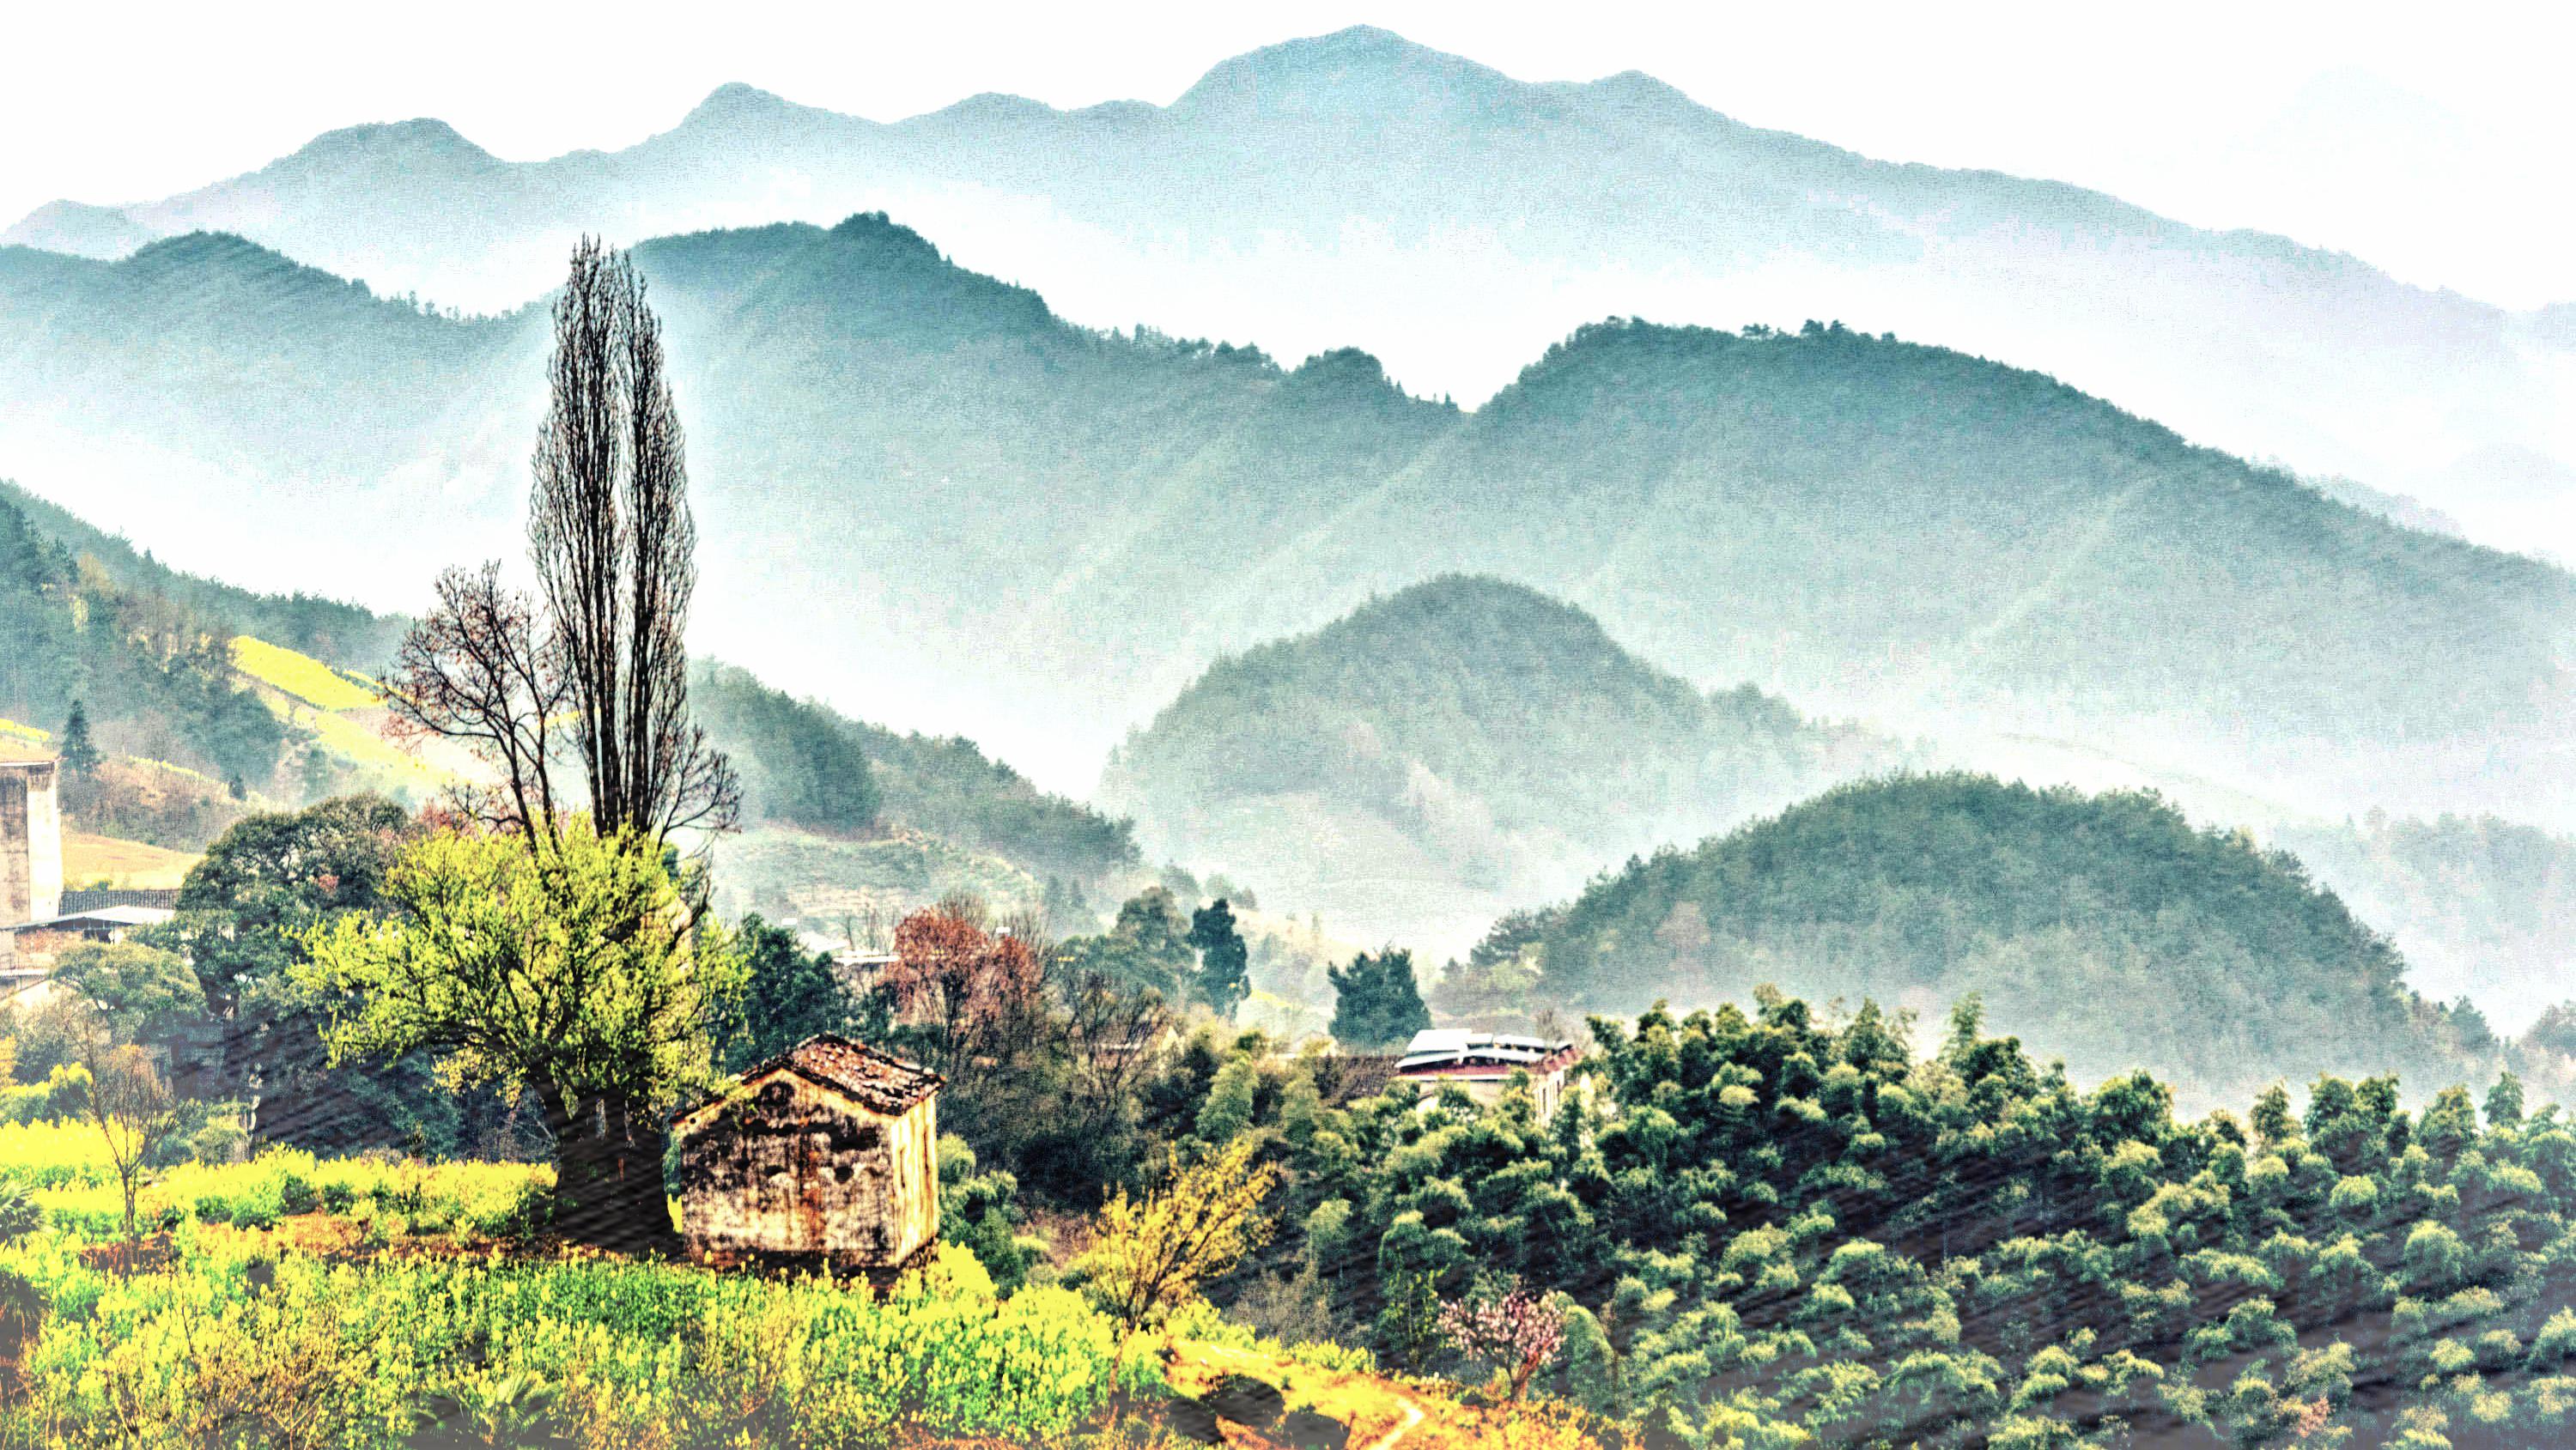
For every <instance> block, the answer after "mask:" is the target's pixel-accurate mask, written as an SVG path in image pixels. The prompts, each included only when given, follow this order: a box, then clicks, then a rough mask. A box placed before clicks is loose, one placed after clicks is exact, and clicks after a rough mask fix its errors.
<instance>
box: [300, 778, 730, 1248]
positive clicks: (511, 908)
mask: <svg viewBox="0 0 2576 1450" xmlns="http://www.w3.org/2000/svg"><path fill="white" fill-rule="evenodd" d="M554 834H555V840H554V845H553V847H552V848H551V849H549V850H546V851H544V852H542V853H538V852H531V851H529V850H528V849H527V848H526V847H525V846H524V845H523V844H521V843H520V842H518V841H516V840H513V839H510V838H508V837H506V836H500V835H486V834H477V833H471V832H464V831H445V832H441V833H439V834H437V835H433V836H430V837H428V838H427V839H425V840H423V841H420V842H418V843H416V844H414V845H413V846H411V847H410V848H409V849H408V850H406V851H405V852H404V854H403V856H402V859H401V860H400V861H399V862H397V863H396V864H395V866H394V868H393V870H392V871H391V872H390V873H389V874H388V876H387V878H386V881H385V894H386V896H387V897H388V898H389V899H390V900H391V901H392V903H393V904H394V908H395V913H394V915H393V917H392V919H391V920H388V921H381V922H380V921H376V920H373V919H370V918H366V917H363V916H358V915H354V914H353V915H344V916H341V917H338V918H336V919H334V920H332V921H330V922H327V923H325V924H323V925H321V926H318V927H315V928H313V929H311V930H309V931H308V932H307V933H306V934H305V936H304V942H305V945H306V947H307V949H308V951H309V952H310V954H311V959H310V961H309V962H308V963H305V964H303V965H301V966H299V967H297V968H296V969H295V970H294V975H295V979H296V980H297V981H298V982H299V983H300V984H301V985H303V986H304V987H305V988H306V989H307V990H310V991H313V992H315V993H318V994H321V995H322V996H323V997H324V998H325V999H326V1000H327V1002H328V1004H329V1011H330V1025H329V1027H328V1029H327V1030H326V1031H325V1033H324V1040H325V1041H326V1042H327V1043H329V1045H330V1049H331V1055H332V1059H333V1061H334V1062H338V1061H342V1060H346V1059H348V1058H353V1057H373V1058H379V1059H382V1058H395V1057H400V1056H402V1055H404V1054H406V1053H411V1052H429V1053H432V1054H434V1055H435V1056H436V1059H437V1062H438V1066H439V1073H440V1076H441V1077H442V1078H443V1079H444V1080H445V1081H446V1082H448V1083H449V1084H451V1085H455V1086H476V1085H484V1084H489V1085H492V1086H496V1087H498V1088H500V1089H501V1090H502V1091H503V1092H504V1093H505V1094H507V1095H509V1096H511V1097H513V1098H515V1097H517V1096H518V1095H519V1094H521V1093H526V1094H529V1095H531V1096H533V1097H534V1098H535V1099H536V1101H537V1104H538V1106H539V1108H540V1109H541V1110H542V1112H543V1115H544V1119H545V1124H546V1127H547V1130H548V1131H549V1132H550V1133H551V1134H552V1136H553V1139H554V1144H555V1175H556V1193H557V1195H558V1206H557V1211H556V1221H557V1222H558V1223H559V1224H562V1225H564V1226H565V1227H566V1228H567V1229H568V1230H569V1231H570V1232H571V1233H573V1234H574V1235H575V1236H576V1237H580V1238H585V1239H590V1240H593V1241H597V1242H603V1243H611V1244H621V1245H658V1244H664V1243H667V1242H668V1241H669V1239H670V1236H671V1226H670V1219H669V1216H668V1214H667V1212H666V1211H665V1208H664V1204H663V1196H662V1174H661V1163H662V1148H663V1143H662V1119H663V1114H664V1112H665V1111H666V1110H667V1109H669V1108H670V1107H672V1106H673V1105H674V1104H676V1103H678V1102H679V1101H681V1100H682V1099H683V1098H684V1097H685V1096H687V1095H688V1094H690V1093H692V1092H695V1091H699V1090H702V1089H704V1088H705V1087H706V1086H707V1085H708V1084H709V1083H710V1082H711V1081H712V1080H713V1076H714V1073H713V1064H712V1049H711V1045H710V1043H709V1040H708V1035H707V1025H706V1024H707V1022H708V1020H709V1018H710V1016H711V1011H710V1004H711V1002H712V1001H713V1000H716V999H719V998H721V997H722V996H724V995H726V994H729V993H731V992H734V991H737V990H739V986H738V980H739V973H740V962H739V959H738V958H736V957H735V956H734V955H733V951H732V948H731V946H730V944H729V943H727V942H725V941H724V940H723V939H722V937H721V935H720V934H718V933H715V932H712V931H701V930H700V929H699V928H698V926H697V924H696V921H695V919H694V917H693V916H692V915H691V913H689V912H688V911H687V909H686V906H685V903H684V901H683V899H682V895H681V892H680V888H679V886H678V884H677V883H675V882H674V881H673V879H672V876H671V873H670V870H669V868H668V867H667V866H666V864H665V860H664V854H663V852H662V851H661V850H659V849H658V848H656V847H655V846H653V845H652V844H650V843H649V841H641V840H638V839H636V838H635V837H632V836H625V835H619V836H609V837H602V836H600V835H599V834H598V833H596V832H595V831H594V830H592V829H591V827H590V824H589V821H588V819H587V818H586V817H580V816H575V817H572V818H569V819H568V820H565V821H564V822H562V823H561V824H560V825H559V826H558V827H557V829H556V831H555V833H554Z"/></svg>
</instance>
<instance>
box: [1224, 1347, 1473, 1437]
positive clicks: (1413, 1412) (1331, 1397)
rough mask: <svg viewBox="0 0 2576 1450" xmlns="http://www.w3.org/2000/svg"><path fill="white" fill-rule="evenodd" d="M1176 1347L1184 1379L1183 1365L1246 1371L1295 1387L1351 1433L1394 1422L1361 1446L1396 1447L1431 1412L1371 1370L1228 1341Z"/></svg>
mask: <svg viewBox="0 0 2576 1450" xmlns="http://www.w3.org/2000/svg"><path fill="white" fill-rule="evenodd" d="M1174 1348H1175V1350H1176V1353H1177V1364H1176V1366H1175V1367H1176V1368H1184V1369H1185V1374H1184V1378H1192V1377H1193V1376H1189V1375H1188V1374H1187V1373H1186V1371H1187V1370H1196V1371H1198V1372H1200V1373H1203V1374H1206V1375H1209V1376H1211V1377H1213V1376H1220V1375H1225V1374H1248V1375H1251V1376H1252V1377H1253V1378H1255V1379H1260V1380H1265V1381H1267V1382H1269V1383H1271V1384H1274V1385H1277V1386H1279V1387H1280V1389H1281V1390H1283V1391H1293V1392H1294V1394H1295V1396H1296V1398H1298V1399H1299V1400H1302V1401H1305V1402H1308V1403H1311V1404H1312V1405H1313V1406H1314V1407H1315V1408H1316V1409H1317V1410H1319V1411H1320V1412H1322V1413H1323V1414H1325V1415H1328V1416H1331V1417H1332V1418H1334V1419H1337V1420H1340V1421H1341V1422H1342V1423H1344V1424H1346V1425H1349V1426H1350V1427H1351V1428H1352V1430H1353V1431H1355V1432H1356V1431H1360V1430H1362V1429H1364V1428H1365V1429H1377V1428H1378V1427H1380V1426H1385V1425H1387V1422H1388V1421H1390V1420H1392V1421H1394V1424H1393V1425H1392V1427H1390V1428H1387V1429H1385V1430H1383V1432H1382V1433H1380V1434H1379V1435H1378V1436H1377V1438H1376V1439H1374V1440H1371V1441H1369V1442H1367V1444H1366V1445H1365V1447H1362V1450H1399V1447H1400V1446H1402V1445H1403V1443H1404V1440H1405V1437H1406V1436H1408V1435H1410V1434H1412V1433H1413V1431H1414V1430H1416V1429H1418V1428H1420V1427H1421V1425H1422V1424H1423V1423H1424V1422H1425V1421H1426V1420H1428V1419H1429V1418H1430V1413H1429V1412H1428V1411H1426V1410H1424V1409H1423V1408H1422V1406H1421V1405H1420V1404H1417V1403H1416V1402H1415V1401H1414V1399H1413V1397H1412V1396H1411V1395H1409V1394H1407V1393H1405V1392H1404V1391H1403V1390H1401V1389H1399V1388H1397V1387H1396V1386H1395V1385H1394V1384H1393V1383H1391V1382H1389V1381H1387V1380H1383V1379H1380V1378H1378V1377H1377V1376H1376V1375H1373V1374H1363V1373H1359V1372H1356V1371H1348V1370H1326V1369H1318V1368H1315V1367H1313V1366H1311V1365H1301V1364H1296V1363H1293V1362H1291V1361H1288V1360H1283V1359H1274V1358H1272V1357H1270V1356H1268V1355H1264V1354H1255V1353H1252V1352H1250V1351H1248V1350H1241V1349H1235V1348H1232V1347H1230V1346H1226V1345H1216V1344H1199V1343H1183V1344H1180V1345H1176V1346H1174Z"/></svg>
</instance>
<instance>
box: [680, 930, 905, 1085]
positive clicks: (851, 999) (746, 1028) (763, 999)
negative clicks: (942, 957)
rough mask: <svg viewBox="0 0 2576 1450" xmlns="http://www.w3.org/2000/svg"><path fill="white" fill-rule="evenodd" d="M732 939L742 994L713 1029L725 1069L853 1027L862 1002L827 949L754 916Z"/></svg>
mask: <svg viewBox="0 0 2576 1450" xmlns="http://www.w3.org/2000/svg"><path fill="white" fill-rule="evenodd" d="M734 940H735V944H736V945H737V946H738V947H739V948H740V950H741V953H742V960H743V982H742V992H741V996H740V998H739V999H738V1000H737V1001H735V1002H732V1003H730V1004H728V1005H727V1010H726V1012H725V1017H726V1019H727V1020H726V1021H725V1022H724V1023H723V1025H722V1026H721V1027H719V1029H718V1030H717V1032H716V1033H715V1039H716V1041H717V1043H718V1044H719V1045H720V1051H719V1058H720V1061H721V1063H722V1066H723V1068H724V1070H725V1071H727V1072H740V1071H742V1070H743V1069H744V1068H747V1067H749V1066H751V1065H752V1064H753V1063H756V1062H762V1061H765V1060H767V1059H769V1058H772V1057H775V1056H777V1055H778V1054H780V1053H782V1052H785V1051H787V1050H788V1049H789V1048H792V1047H794V1046H796V1045H797V1044H798V1043H800V1042H803V1041H804V1040H805V1039H807V1038H809V1037H813V1036H816V1035H818V1034H821V1033H825V1032H843V1033H846V1032H850V1031H853V1030H854V1027H855V1024H856V1021H857V1019H858V1017H859V1016H860V1013H861V1011H862V1004H861V1002H860V1001H859V999H858V996H857V994H856V993H853V992H852V991H851V990H850V987H849V984H848V983H847V982H845V981H844V980H842V977H841V973H840V970H839V968H837V967H835V966H833V965H832V956H831V953H829V952H809V951H807V950H806V949H805V948H804V947H803V946H802V945H801V944H799V943H798V941H797V940H796V934H795V933H794V932H792V931H789V930H787V929H786V928H784V927H777V926H772V925H770V924H769V923H768V922H766V921H763V920H762V919H761V918H760V917H758V916H756V915H754V916H747V917H745V918H743V921H742V925H741V926H739V927H737V928H736V929H735V931H734ZM860 1035H861V1036H862V1037H865V1036H867V1035H868V1034H867V1033H865V1032H864V1031H862V1032H861V1033H860Z"/></svg>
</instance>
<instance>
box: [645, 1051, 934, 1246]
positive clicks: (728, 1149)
mask: <svg viewBox="0 0 2576 1450" xmlns="http://www.w3.org/2000/svg"><path fill="white" fill-rule="evenodd" d="M679 1136H680V1211H681V1222H682V1224H683V1226H684V1227H683V1233H684V1235H685V1236H686V1238H687V1240H688V1247H689V1251H690V1253H692V1254H693V1255H695V1256H697V1257H699V1258H701V1259H704V1260H706V1261H708V1262H711V1263H716V1264H740V1263H753V1262H763V1261H776V1262H783V1263H799V1262H811V1263H821V1264H826V1265H829V1266H832V1267H836V1268H847V1269H873V1268H890V1267H893V1266H895V1265H899V1264H902V1263H905V1262H907V1261H909V1260H910V1259H911V1258H913V1257H914V1256H915V1255H916V1254H918V1253H920V1252H921V1250H923V1249H924V1248H926V1247H928V1246H929V1244H930V1243H931V1242H932V1240H933V1239H935V1238H936V1237H937V1235H938V1231H939V1159H938V1152H939V1150H938V1142H939V1125H938V1100H937V1098H936V1097H935V1096H933V1097H927V1098H924V1099H923V1100H922V1101H920V1102H917V1103H915V1104H913V1105H912V1106H911V1107H910V1108H908V1109H905V1110H904V1111H902V1112H900V1113H891V1114H890V1113H886V1112H882V1111H879V1110H878V1109H876V1108H873V1107H870V1106H869V1105H867V1104H866V1103H862V1102H860V1101H858V1100H857V1099H855V1098H853V1097H850V1096H848V1095H846V1094H843V1093H840V1092H837V1091H835V1090H833V1089H831V1088H829V1087H826V1086H824V1085H822V1084H820V1083H817V1082H815V1081H813V1080H811V1079H810V1078H808V1077H806V1076H804V1075H803V1074H800V1073H798V1072H796V1071H793V1070H792V1069H784V1068H782V1069H779V1070H775V1071H772V1072H770V1073H767V1074H765V1075H763V1076H761V1077H758V1078H755V1079H753V1080H751V1081H749V1082H746V1083H745V1084H743V1086H742V1088H741V1090H740V1091H738V1092H735V1093H733V1094H731V1095H729V1096H728V1097H726V1098H724V1099H723V1100H721V1101H718V1102H714V1103H710V1104H708V1105H706V1106H705V1107H702V1108H700V1109H699V1110H697V1111H696V1112H694V1113H692V1114H690V1115H689V1116H688V1117H687V1118H685V1119H683V1120H682V1122H681V1123H680V1124H679Z"/></svg>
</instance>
